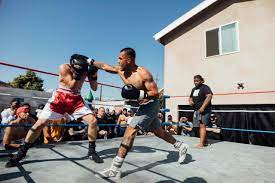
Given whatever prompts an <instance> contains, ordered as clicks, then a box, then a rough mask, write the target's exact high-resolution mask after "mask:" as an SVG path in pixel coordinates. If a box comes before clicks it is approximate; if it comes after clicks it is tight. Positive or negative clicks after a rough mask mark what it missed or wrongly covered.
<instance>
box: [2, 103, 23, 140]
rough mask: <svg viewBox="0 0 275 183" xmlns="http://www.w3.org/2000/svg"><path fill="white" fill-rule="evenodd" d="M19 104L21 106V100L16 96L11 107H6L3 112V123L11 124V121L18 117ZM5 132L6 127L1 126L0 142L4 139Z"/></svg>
mask: <svg viewBox="0 0 275 183" xmlns="http://www.w3.org/2000/svg"><path fill="white" fill-rule="evenodd" d="M19 106H20V101H19V99H18V98H14V99H12V100H11V101H10V107H9V108H7V109H4V110H3V111H2V112H1V118H2V121H1V124H2V125H6V124H9V122H11V121H12V120H15V119H16V110H17V108H18V107H19ZM4 133H5V127H2V128H1V136H0V137H1V138H0V143H1V142H2V139H3V137H4Z"/></svg>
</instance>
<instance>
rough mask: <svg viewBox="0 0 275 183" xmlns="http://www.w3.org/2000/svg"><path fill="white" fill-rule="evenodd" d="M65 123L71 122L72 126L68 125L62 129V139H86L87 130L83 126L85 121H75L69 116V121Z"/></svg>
mask: <svg viewBox="0 0 275 183" xmlns="http://www.w3.org/2000/svg"><path fill="white" fill-rule="evenodd" d="M67 124H72V125H74V126H70V127H68V128H66V130H65V131H64V135H63V139H62V140H64V141H69V140H70V141H74V140H87V138H88V133H87V132H88V130H87V127H85V126H84V125H85V123H83V122H81V121H76V120H74V119H73V118H71V121H70V122H68V123H67ZM78 125H79V126H78ZM80 125H81V126H80Z"/></svg>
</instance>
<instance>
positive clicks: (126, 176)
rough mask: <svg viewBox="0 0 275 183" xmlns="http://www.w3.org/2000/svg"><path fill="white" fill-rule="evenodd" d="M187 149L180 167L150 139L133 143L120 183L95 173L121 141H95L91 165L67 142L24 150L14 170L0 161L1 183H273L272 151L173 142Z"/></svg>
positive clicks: (79, 147)
mask: <svg viewBox="0 0 275 183" xmlns="http://www.w3.org/2000/svg"><path fill="white" fill-rule="evenodd" d="M176 138H177V139H180V140H184V141H185V142H186V143H187V144H188V145H189V146H190V148H189V150H188V155H187V158H186V160H185V162H184V163H183V164H179V163H178V162H177V158H178V152H177V151H176V150H175V149H174V148H173V147H172V146H171V145H170V144H168V143H165V142H164V141H162V140H161V139H158V138H156V137H153V136H152V137H137V138H136V140H135V143H134V148H133V150H132V152H130V153H129V154H128V156H127V158H126V160H125V162H124V164H123V167H122V171H123V174H122V178H121V179H120V180H108V179H107V180H104V179H100V178H96V177H95V175H94V174H95V173H96V172H98V171H101V170H103V169H105V168H107V167H109V166H110V164H111V161H112V159H113V157H114V156H115V154H116V151H117V148H118V146H119V144H120V141H121V139H110V140H106V141H103V140H99V141H98V142H97V150H98V151H99V153H100V155H101V156H102V157H103V158H104V161H105V162H104V163H103V164H95V163H94V162H93V161H92V160H90V159H88V158H87V157H86V154H87V151H88V150H87V147H88V143H87V141H85V142H68V143H66V144H59V145H47V146H43V147H40V148H32V149H30V151H29V153H28V155H27V157H26V158H25V159H24V161H22V163H21V164H20V165H18V166H17V167H13V168H5V163H6V161H7V158H3V157H2V158H0V181H1V182H58V183H62V182H64V183H70V182H78V183H85V182H93V183H98V182H99V183H100V182H127V183H128V182H131V183H135V182H146V183H152V182H158V183H162V182H168V183H172V182H185V183H190V182H194V183H200V182H201V183H206V182H211V183H212V182H217V183H221V182H222V183H223V182H224V183H237V182H240V183H246V182H249V183H254V182H255V183H256V182H257V183H258V182H265V183H267V182H274V183H275V148H271V147H263V146H256V145H247V144H239V143H232V142H213V144H212V145H210V146H208V147H206V148H205V149H202V150H200V149H196V148H194V146H195V144H196V143H197V142H198V139H197V138H192V137H182V136H177V137H176Z"/></svg>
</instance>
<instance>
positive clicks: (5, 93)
mask: <svg viewBox="0 0 275 183" xmlns="http://www.w3.org/2000/svg"><path fill="white" fill-rule="evenodd" d="M0 95H11V94H9V93H0Z"/></svg>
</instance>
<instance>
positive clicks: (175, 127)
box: [166, 115, 179, 135]
mask: <svg viewBox="0 0 275 183" xmlns="http://www.w3.org/2000/svg"><path fill="white" fill-rule="evenodd" d="M167 119H168V120H167V122H168V123H169V126H167V127H166V131H168V132H169V133H171V134H173V135H178V134H179V132H178V124H176V122H174V121H173V117H172V115H168V117H167Z"/></svg>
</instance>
